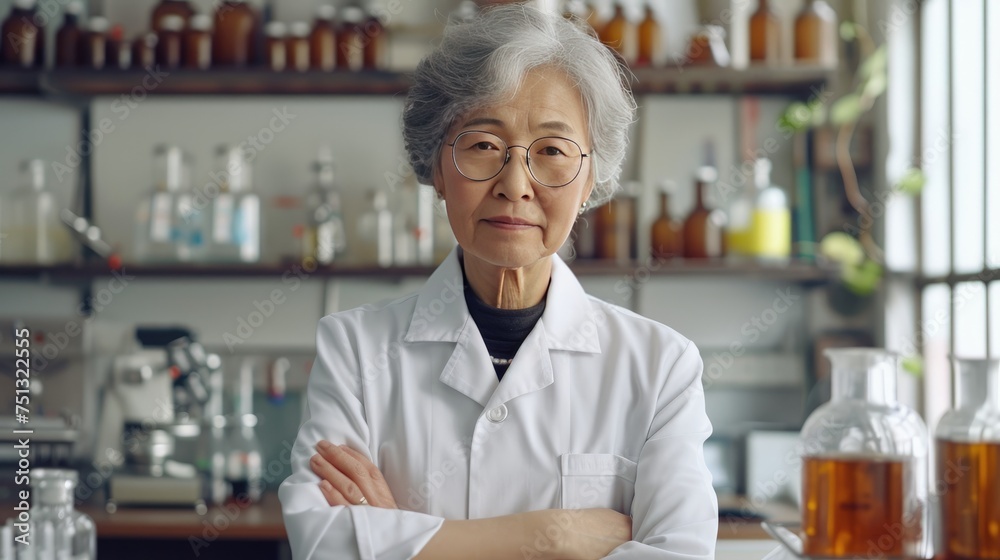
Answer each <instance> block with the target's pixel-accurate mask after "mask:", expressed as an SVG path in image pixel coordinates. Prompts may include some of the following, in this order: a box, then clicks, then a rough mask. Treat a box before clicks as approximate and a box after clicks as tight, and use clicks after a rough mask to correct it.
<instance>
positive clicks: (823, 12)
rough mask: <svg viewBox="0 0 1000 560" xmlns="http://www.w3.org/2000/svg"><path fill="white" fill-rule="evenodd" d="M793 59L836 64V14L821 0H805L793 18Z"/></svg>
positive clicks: (812, 62)
mask: <svg viewBox="0 0 1000 560" xmlns="http://www.w3.org/2000/svg"><path fill="white" fill-rule="evenodd" d="M795 61H796V62H803V63H811V64H821V65H823V66H827V67H830V66H836V65H837V14H836V12H834V11H833V8H831V7H830V5H829V4H827V3H826V2H824V1H823V0H812V1H810V2H807V3H806V5H805V6H804V7H803V8H802V11H801V12H799V15H798V16H796V18H795Z"/></svg>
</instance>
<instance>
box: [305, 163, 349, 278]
mask: <svg viewBox="0 0 1000 560" xmlns="http://www.w3.org/2000/svg"><path fill="white" fill-rule="evenodd" d="M313 170H314V172H315V175H316V179H315V183H314V184H313V187H312V189H310V190H309V192H308V193H307V194H306V199H305V206H306V221H305V226H306V227H305V235H303V243H304V247H303V255H302V257H303V259H306V258H309V257H312V258H313V259H316V262H318V263H320V264H330V263H332V262H333V261H334V260H336V259H337V258H339V257H340V256H341V255H343V254H344V252H345V251H346V250H347V228H346V227H345V226H344V216H343V214H342V213H341V203H340V188H339V187H338V186H337V181H336V175H335V170H334V166H333V154H331V153H330V150H329V149H321V150H320V152H319V157H317V158H316V162H315V163H314V164H313Z"/></svg>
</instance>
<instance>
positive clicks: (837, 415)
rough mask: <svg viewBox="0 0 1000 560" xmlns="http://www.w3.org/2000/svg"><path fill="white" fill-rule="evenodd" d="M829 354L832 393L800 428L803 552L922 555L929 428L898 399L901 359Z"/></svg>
mask: <svg viewBox="0 0 1000 560" xmlns="http://www.w3.org/2000/svg"><path fill="white" fill-rule="evenodd" d="M825 354H826V357H827V358H829V359H830V364H831V366H832V378H831V379H832V390H831V399H830V401H829V402H827V403H825V404H823V405H821V406H820V407H819V408H817V409H816V410H815V411H813V413H812V414H811V415H810V416H809V418H808V419H807V420H806V422H805V425H804V426H803V428H802V433H801V446H802V447H801V453H802V462H803V466H802V469H803V471H802V525H803V527H802V534H803V548H802V552H803V554H804V555H805V556H807V557H822V558H857V557H865V558H869V557H878V558H893V557H908V558H927V557H928V554H929V552H930V550H929V549H930V546H929V543H930V531H929V527H928V522H927V521H928V517H929V516H928V508H927V486H928V484H927V466H928V451H929V449H928V447H929V442H928V438H927V428H926V427H925V426H924V422H923V420H921V418H920V416H919V415H918V414H917V413H916V412H914V411H913V410H911V409H910V408H908V407H906V406H903V405H902V404H900V403H899V402H898V401H897V400H896V379H897V375H898V367H897V361H898V360H897V356H896V355H895V354H894V353H892V352H888V351H885V350H881V349H876V348H837V349H828V350H827V351H826V353H825ZM873 555H874V556H873Z"/></svg>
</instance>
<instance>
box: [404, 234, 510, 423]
mask: <svg viewBox="0 0 1000 560" xmlns="http://www.w3.org/2000/svg"><path fill="white" fill-rule="evenodd" d="M458 251H459V249H458V247H456V248H455V249H453V250H452V252H451V254H449V255H448V258H446V259H445V260H444V261H443V262H442V263H441V265H440V266H438V268H437V270H435V271H434V273H433V274H431V277H430V278H429V279H428V280H427V283H425V284H424V286H423V287H422V288H421V289H420V291H419V292H417V302H416V306H415V307H414V310H413V317H412V318H411V319H410V326H409V328H408V329H407V331H406V336H405V337H404V338H403V340H404V341H406V342H453V343H455V350H454V351H453V352H452V354H451V357H450V358H449V359H448V362H447V363H446V364H445V366H444V368H443V369H442V371H441V375H440V377H439V379H440V380H441V382H442V383H444V384H445V385H448V386H449V387H451V388H453V389H455V390H456V391H458V392H460V393H462V394H463V395H465V396H467V397H469V398H470V399H472V400H474V401H476V402H478V403H479V404H480V405H482V406H483V407H485V406H486V404H487V402H489V400H490V396H491V395H492V394H493V393H494V391H496V388H497V385H498V384H499V382H498V381H497V376H496V371H495V370H494V369H493V364H491V363H490V356H489V353H488V352H487V350H486V343H485V342H483V337H482V334H480V332H479V328H478V327H477V326H476V323H475V321H473V320H472V316H471V315H469V308H468V306H466V304H465V287H464V286H465V282H464V279H463V276H462V270H461V268H460V264H459V260H458Z"/></svg>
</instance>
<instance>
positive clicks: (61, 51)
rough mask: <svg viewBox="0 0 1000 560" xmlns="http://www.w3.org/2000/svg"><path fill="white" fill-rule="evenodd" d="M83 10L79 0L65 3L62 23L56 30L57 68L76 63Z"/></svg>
mask: <svg viewBox="0 0 1000 560" xmlns="http://www.w3.org/2000/svg"><path fill="white" fill-rule="evenodd" d="M82 11H83V4H82V3H81V2H80V1H79V0H74V1H73V2H70V3H69V4H67V5H66V11H65V12H63V23H62V25H61V26H60V27H59V30H58V31H56V59H55V65H56V67H57V68H65V67H69V66H76V65H77V62H78V60H77V58H78V55H77V46H78V45H79V44H80V34H81V33H82V32H83V30H82V29H81V27H80V13H81V12H82Z"/></svg>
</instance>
